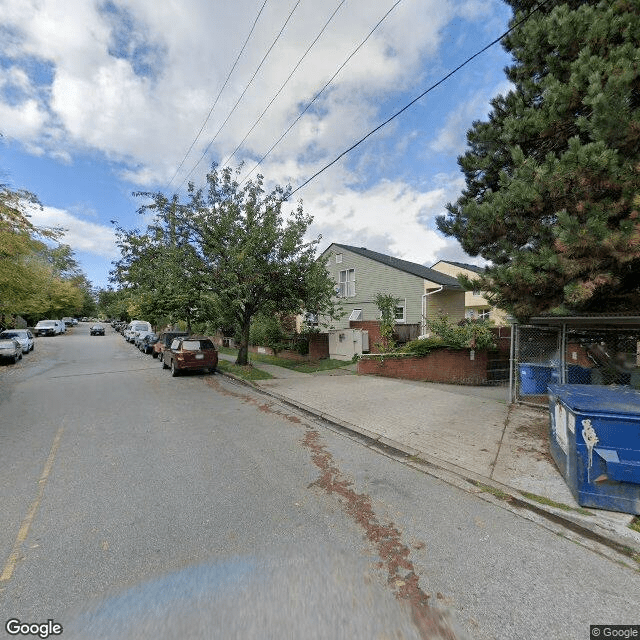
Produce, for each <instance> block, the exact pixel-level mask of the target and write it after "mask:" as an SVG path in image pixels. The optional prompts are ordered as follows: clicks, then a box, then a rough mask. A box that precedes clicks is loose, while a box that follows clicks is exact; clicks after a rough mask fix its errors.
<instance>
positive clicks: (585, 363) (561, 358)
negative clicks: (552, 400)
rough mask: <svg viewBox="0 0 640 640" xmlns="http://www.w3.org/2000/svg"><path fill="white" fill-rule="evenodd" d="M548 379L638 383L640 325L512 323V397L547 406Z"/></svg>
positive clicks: (637, 384)
mask: <svg viewBox="0 0 640 640" xmlns="http://www.w3.org/2000/svg"><path fill="white" fill-rule="evenodd" d="M552 383H567V384H584V385H611V384H619V385H629V386H631V387H634V388H636V389H639V388H640V329H637V328H633V329H629V328H624V327H620V328H610V327H606V328H605V327H597V326H589V327H584V328H580V327H542V326H531V325H529V326H528V325H515V326H514V339H513V357H512V363H511V397H512V400H513V401H519V402H530V403H533V404H540V405H546V403H547V386H548V385H549V384H552Z"/></svg>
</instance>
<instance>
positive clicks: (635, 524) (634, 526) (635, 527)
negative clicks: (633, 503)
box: [629, 516, 640, 533]
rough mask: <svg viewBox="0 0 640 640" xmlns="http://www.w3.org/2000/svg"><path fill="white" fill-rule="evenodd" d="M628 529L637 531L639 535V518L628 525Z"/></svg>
mask: <svg viewBox="0 0 640 640" xmlns="http://www.w3.org/2000/svg"><path fill="white" fill-rule="evenodd" d="M629 529H633V530H634V531H637V532H638V533H640V516H636V517H635V518H634V519H633V520H632V521H631V522H630V523H629Z"/></svg>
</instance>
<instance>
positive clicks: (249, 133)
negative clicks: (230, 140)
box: [221, 0, 347, 167]
mask: <svg viewBox="0 0 640 640" xmlns="http://www.w3.org/2000/svg"><path fill="white" fill-rule="evenodd" d="M346 1H347V0H342V1H341V2H340V4H339V5H338V6H337V7H336V8H335V10H334V12H333V13H332V14H331V15H330V16H329V19H328V20H327V21H326V22H325V23H324V26H323V27H322V29H320V32H319V33H318V35H317V36H316V37H315V39H314V40H313V42H312V43H311V44H310V45H309V47H308V48H307V50H306V51H305V52H304V53H303V54H302V57H301V58H300V60H298V62H297V64H296V65H295V67H293V69H292V71H291V73H290V74H289V76H288V77H287V79H286V80H285V81H284V83H283V84H282V86H281V87H280V88H279V89H278V91H277V92H276V94H275V95H274V96H273V98H271V101H270V102H269V104H268V105H267V106H266V107H265V109H264V111H263V112H262V113H261V114H260V116H259V117H258V119H257V120H256V121H255V122H254V123H253V125H252V127H251V129H249V131H247V134H246V135H245V137H244V138H242V140H241V141H240V144H239V145H238V146H237V147H236V148H235V149H234V150H233V153H232V154H231V155H230V156H229V157H228V158H227V159H226V160H225V161H224V162H223V163H222V165H221V166H222V167H224V166H225V165H227V164H228V163H229V161H230V160H231V158H233V156H235V155H236V153H237V152H238V150H239V149H240V147H242V145H243V144H244V143H245V141H246V139H247V138H248V137H249V136H250V135H251V132H252V131H253V130H254V129H255V128H256V126H257V125H258V123H259V122H260V120H262V118H263V117H264V114H265V113H267V111H268V110H269V108H270V107H271V105H272V104H273V103H274V102H275V100H276V98H277V97H278V96H279V95H280V93H281V92H282V90H283V89H284V88H285V87H286V86H287V84H288V82H289V80H291V78H292V77H293V74H294V73H295V72H296V71H297V69H298V67H299V66H300V65H301V64H302V61H303V60H304V59H305V58H306V56H307V54H308V53H309V51H311V49H312V48H313V46H314V45H315V44H316V42H318V40H319V39H320V36H321V35H322V34H323V33H324V31H325V30H326V28H327V27H328V26H329V23H330V22H331V21H332V20H333V18H334V17H335V15H336V13H338V11H339V10H340V8H341V7H342V5H343V4H344V3H345V2H346Z"/></svg>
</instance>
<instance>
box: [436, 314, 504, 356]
mask: <svg viewBox="0 0 640 640" xmlns="http://www.w3.org/2000/svg"><path fill="white" fill-rule="evenodd" d="M428 324H429V328H430V329H431V331H433V333H435V334H436V336H438V337H439V338H441V339H442V341H443V343H445V344H446V345H447V346H448V347H450V348H451V349H478V350H479V351H486V350H488V349H495V348H496V341H495V335H494V333H493V331H491V326H492V324H491V323H490V322H486V321H473V320H463V321H462V322H461V323H460V324H458V325H454V324H452V323H451V320H450V319H449V318H447V317H446V316H440V317H439V318H435V319H433V320H429V322H428Z"/></svg>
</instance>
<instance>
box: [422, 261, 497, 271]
mask: <svg viewBox="0 0 640 640" xmlns="http://www.w3.org/2000/svg"><path fill="white" fill-rule="evenodd" d="M440 262H446V263H447V264H452V265H453V266H454V267H460V269H467V270H468V271H475V273H484V269H485V268H484V267H479V266H478V265H477V264H467V263H466V262H453V261H452V260H438V262H436V263H435V264H434V265H433V266H434V267H435V266H436V264H438V263H440Z"/></svg>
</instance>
